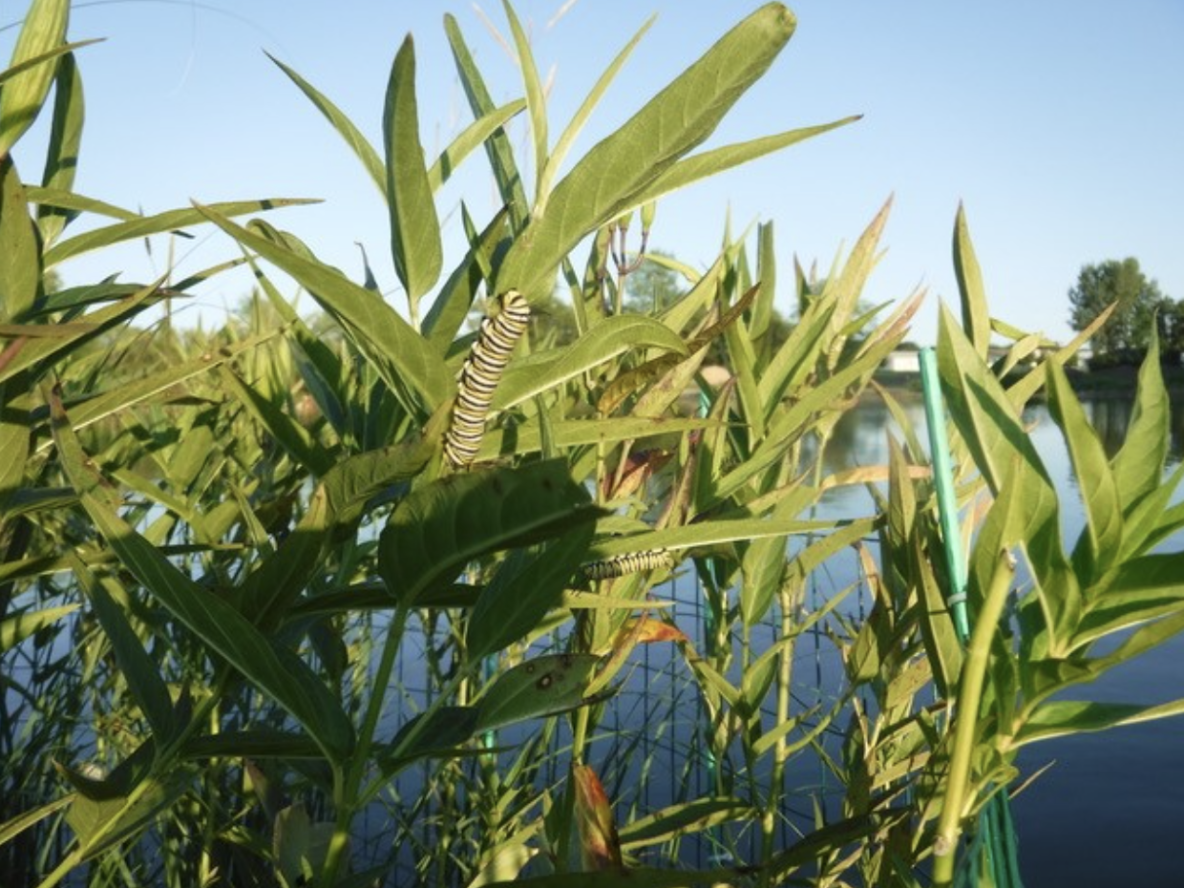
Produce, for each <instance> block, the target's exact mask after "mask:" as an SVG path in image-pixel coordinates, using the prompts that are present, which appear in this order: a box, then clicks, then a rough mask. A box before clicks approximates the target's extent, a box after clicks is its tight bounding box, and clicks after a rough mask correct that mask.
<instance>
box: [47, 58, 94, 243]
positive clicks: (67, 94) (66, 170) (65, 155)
mask: <svg viewBox="0 0 1184 888" xmlns="http://www.w3.org/2000/svg"><path fill="white" fill-rule="evenodd" d="M55 83H56V86H55V89H54V104H53V126H52V128H51V130H50V135H49V146H48V147H47V149H46V155H47V156H46V159H45V171H44V173H42V176H41V184H42V185H43V186H45V187H46V188H51V189H55V190H60V191H69V190H70V189H71V188H73V187H74V177H75V174H76V173H77V171H78V152H79V148H80V147H81V144H82V119H83V116H84V114H85V102H84V100H83V94H82V77H81V76H80V75H79V73H78V65H77V63H76V62H75V61H74V55H73V53H70V54H67V55H64V56H62V60H61V61H60V62H59V63H58V71H57V75H56V80H55ZM72 218H73V215H72V214H70V213H65V212H62V211H60V210H56V209H54V208H52V207H46V206H39V207H38V208H37V221H38V224H39V225H40V226H41V242H42V243H43V244H52V243H53V242H54V241H56V240H57V239H58V236H59V235H60V234H61V233H62V229H64V228H65V227H66V225H67V224H68V223H69V222H70V220H71V219H72Z"/></svg>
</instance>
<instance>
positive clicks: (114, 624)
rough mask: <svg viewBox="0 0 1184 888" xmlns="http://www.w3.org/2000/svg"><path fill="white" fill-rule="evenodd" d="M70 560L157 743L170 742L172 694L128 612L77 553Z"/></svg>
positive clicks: (173, 730)
mask: <svg viewBox="0 0 1184 888" xmlns="http://www.w3.org/2000/svg"><path fill="white" fill-rule="evenodd" d="M71 560H72V561H73V563H74V576H75V577H77V578H78V582H79V584H80V585H81V586H82V588H83V589H84V590H85V592H86V594H87V597H89V598H90V600H91V605H92V606H93V607H94V610H95V616H97V617H98V618H99V624H100V625H101V626H102V627H103V631H104V632H105V633H106V634H107V638H108V639H109V640H110V642H111V650H112V652H113V653H114V654H115V662H116V663H118V664H119V669H120V671H121V672H122V673H123V678H124V681H126V682H127V689H128V691H129V693H131V695H132V698H133V699H134V700H135V701H136V704H137V705H138V706H139V707H140V709H141V710H142V711H143V713H144V716H145V718H147V719H148V724H149V725H151V726H152V732H153V734H154V735H155V737H156V739H157V742H158V743H160V744H161V745H163V744H165V743H167V742H168V741H170V740H171V739H172V738H173V737H174V736H175V732H176V729H177V727H178V725H177V723H176V719H175V718H174V717H173V700H172V697H171V696H169V689H168V685H166V684H165V680H164V678H163V677H162V676H161V674H160V672H159V671H158V669H157V666H156V663H154V662H153V660H152V658H151V657H149V656H148V653H147V651H145V650H144V646H143V645H142V644H141V643H140V639H139V638H137V637H136V632H135V630H134V629H133V628H132V625H131V623H130V622H128V619H127V615H126V614H125V613H124V611H123V609H122V608H121V607H120V606H119V605H118V604H116V603H115V599H114V598H112V597H111V594H110V593H109V592H108V591H107V590H106V588H104V586H103V583H102V582H100V581H99V579H98V578H97V577H95V575H94V574H92V573H91V572H90V569H89V568H88V567H87V566H86V565H85V564H83V563H82V561H81V560H80V559H78V558H77V556H73V557H72V559H71Z"/></svg>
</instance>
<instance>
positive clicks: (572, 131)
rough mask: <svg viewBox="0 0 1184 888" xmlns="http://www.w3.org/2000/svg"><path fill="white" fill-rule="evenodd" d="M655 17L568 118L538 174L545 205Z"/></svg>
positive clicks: (619, 55)
mask: <svg viewBox="0 0 1184 888" xmlns="http://www.w3.org/2000/svg"><path fill="white" fill-rule="evenodd" d="M655 18H657V16H656V15H651V16H650V17H649V18H648V19H646V20H645V23H644V24H643V25H642V26H641V27H640V28H638V29H637V33H636V34H634V35H633V36H632V37H631V38H630V40H629V42H628V43H626V44H625V47H624V48H623V49H622V50H621V51H620V52H619V53H617V55H616V58H614V59H613V60H612V62H610V63H609V66H608V67H607V68H605V70H604V72H603V73H602V74H601V75H600V77H598V78H597V79H596V83H595V84H594V85H593V87H592V89H591V90H590V91H589V93H588V95H587V96H586V97H585V98H584V101H583V102H581V103H580V107H579V108H577V109H576V113H575V114H573V115H572V118H571V120H570V121H568V124H567V126H566V127H564V129H563V132H562V133H560V135H559V140H558V141H557V142H556V143H555V148H554V150H552V151H551V155H550V156H549V157H548V158H547V159H546V160H547V163H546V166H545V167H542V168H541V169H542V173H541V174H540V176H539V188H538V194H539V200H540V201H541V202H542V203H543V204H545V202H546V199H547V195H549V194H550V193H551V183H552V182H553V181H554V180H555V176H556V175H557V174H558V171H559V169H560V168H561V167H562V166H563V163H564V161H565V160H566V159H567V155H568V152H570V151H571V147H572V145H573V144H575V140H576V137H577V136H579V134H580V132H581V131H582V130H583V129H584V126H585V124H587V122H588V118H590V117H591V116H592V112H593V111H594V110H595V109H596V106H597V105H598V104H599V103H600V100H601V98H602V97H603V96H604V93H605V91H606V90H607V89H608V87H609V85H610V84H611V83H612V82H613V80H614V79H615V78H616V76H617V74H618V73H620V70H621V68H622V67H624V65H625V62H626V61H627V60H628V59H629V56H630V55H632V54H633V50H634V49H636V48H637V44H638V43H639V42H640V41H641V38H642V37H643V36H645V32H646V31H648V30H649V29H650V26H651V25H653V23H654V19H655Z"/></svg>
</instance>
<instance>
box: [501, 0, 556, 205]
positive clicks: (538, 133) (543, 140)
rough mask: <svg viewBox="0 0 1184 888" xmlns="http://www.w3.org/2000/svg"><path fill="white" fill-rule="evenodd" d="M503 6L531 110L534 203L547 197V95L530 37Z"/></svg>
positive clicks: (506, 1)
mask: <svg viewBox="0 0 1184 888" xmlns="http://www.w3.org/2000/svg"><path fill="white" fill-rule="evenodd" d="M502 10H503V11H504V12H505V14H506V20H507V21H508V22H509V23H510V34H511V35H512V36H513V38H514V50H515V52H516V53H517V56H518V70H519V71H521V72H522V84H523V86H524V87H525V88H526V108H527V111H528V112H529V114H530V134H531V142H532V143H533V145H534V169H535V174H536V177H537V178H536V182H537V184H538V186H539V190H538V193H537V194H536V197H535V201H536V207H537V206H538V205H540V204H541V203H542V202H545V200H546V197H545V194H544V192H543V191H542V185H543V177H542V171H543V170H545V169H546V168H547V147H548V146H547V141H548V136H547V99H546V96H545V94H544V93H543V83H542V80H541V79H540V78H539V69H538V66H537V65H535V63H534V53H533V52H531V49H530V40H528V39H527V37H526V31H524V30H523V29H522V23H521V22H520V21H518V15H517V13H515V12H514V7H512V6H511V5H510V3H509V0H502ZM536 212H537V209H536Z"/></svg>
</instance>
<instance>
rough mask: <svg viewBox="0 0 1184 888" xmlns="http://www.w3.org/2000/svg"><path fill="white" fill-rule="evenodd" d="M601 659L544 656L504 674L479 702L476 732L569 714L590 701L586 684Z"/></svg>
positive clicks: (591, 677) (583, 655)
mask: <svg viewBox="0 0 1184 888" xmlns="http://www.w3.org/2000/svg"><path fill="white" fill-rule="evenodd" d="M599 662H600V658H599V657H596V656H593V655H591V654H546V655H544V656H541V657H535V658H534V659H531V660H527V661H526V662H525V663H520V664H519V665H517V666H515V667H514V668H513V669H510V670H508V671H507V672H503V673H502V674H501V675H500V676H499V677H498V679H497V681H495V682H494V683H493V685H492V687H490V689H489V690H488V691H487V692H486V693H485V695H484V696H483V697H482V698H481V701H480V713H481V714H480V717H479V718H478V720H477V728H476V730H477V732H481V731H491V730H493V729H495V728H500V727H504V726H505V725H509V724H513V723H515V722H520V721H526V720H527V719H532V718H543V717H544V716H548V715H558V714H559V713H561V712H568V711H570V710H572V709H576V708H578V707H580V706H583V705H584V704H586V703H588V702H590V701H588V700H587V699H586V694H587V689H588V685H589V684H590V683H591V682H592V679H593V677H594V675H595V673H596V667H597V664H598V663H599Z"/></svg>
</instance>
